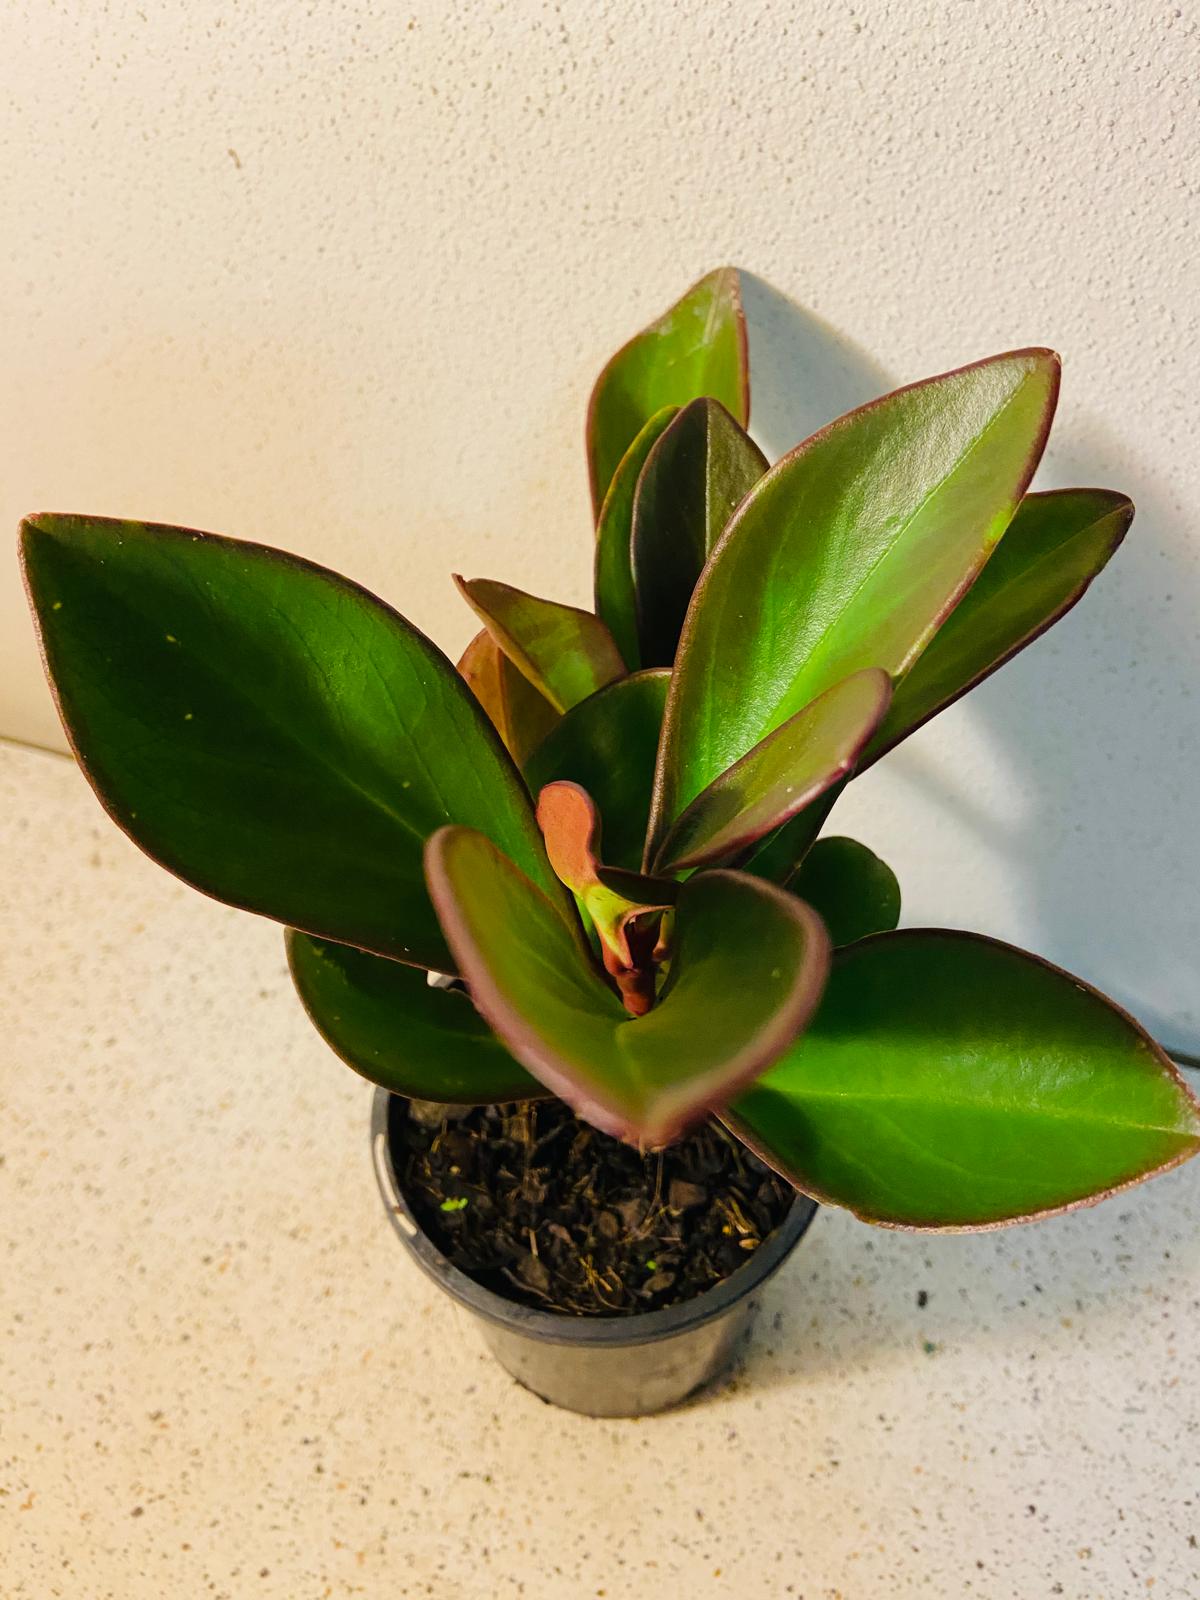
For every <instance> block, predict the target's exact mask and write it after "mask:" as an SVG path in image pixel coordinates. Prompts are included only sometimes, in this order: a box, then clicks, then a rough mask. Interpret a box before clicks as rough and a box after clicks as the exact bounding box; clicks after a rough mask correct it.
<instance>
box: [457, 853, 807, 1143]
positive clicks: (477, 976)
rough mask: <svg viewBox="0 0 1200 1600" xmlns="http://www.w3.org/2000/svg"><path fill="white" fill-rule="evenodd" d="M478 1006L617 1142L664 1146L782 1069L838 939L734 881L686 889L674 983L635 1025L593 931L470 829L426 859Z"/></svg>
mask: <svg viewBox="0 0 1200 1600" xmlns="http://www.w3.org/2000/svg"><path fill="white" fill-rule="evenodd" d="M426 866H427V872H428V877H429V887H430V893H431V894H432V895H433V898H434V901H435V903H436V904H437V906H438V910H439V914H440V915H441V918H442V925H443V927H444V928H445V930H446V937H447V939H448V940H449V941H450V945H451V948H452V949H453V950H454V952H455V955H456V957H457V959H458V960H459V962H460V963H461V964H462V968H463V971H464V973H465V974H466V975H467V978H468V982H469V983H470V985H471V992H472V995H473V996H474V999H475V1003H476V1005H477V1006H478V1007H479V1009H480V1011H481V1012H482V1013H483V1015H484V1016H485V1017H486V1018H487V1019H488V1021H489V1022H490V1023H491V1025H492V1027H493V1028H494V1029H495V1030H496V1032H497V1034H499V1036H500V1038H501V1039H502V1040H503V1041H504V1043H505V1044H506V1045H507V1046H508V1048H509V1049H510V1050H511V1051H512V1053H513V1055H514V1056H516V1058H517V1059H518V1060H519V1061H520V1062H521V1063H522V1065H523V1066H525V1067H526V1068H527V1069H528V1070H529V1071H530V1072H532V1073H533V1075H534V1076H535V1077H536V1078H539V1079H540V1080H541V1082H543V1083H544V1084H545V1085H546V1087H547V1088H549V1089H551V1090H553V1092H554V1093H555V1094H558V1095H561V1096H562V1098H563V1099H564V1100H566V1101H567V1102H568V1103H569V1104H570V1105H571V1106H572V1107H573V1108H574V1109H575V1110H576V1111H577V1112H578V1113H579V1114H580V1115H581V1116H584V1117H586V1118H587V1119H588V1120H589V1121H590V1122H592V1123H594V1124H595V1125H596V1126H597V1127H599V1128H601V1129H603V1130H604V1131H605V1132H606V1133H611V1134H615V1135H617V1136H618V1137H621V1138H626V1139H630V1140H639V1141H641V1142H642V1143H643V1144H647V1145H655V1144H664V1143H666V1142H668V1141H669V1140H671V1139H672V1138H674V1137H676V1136H677V1135H678V1134H679V1133H681V1132H682V1131H683V1129H685V1128H686V1127H687V1126H688V1125H689V1124H690V1123H691V1122H693V1121H695V1120H696V1119H697V1118H698V1117H700V1116H702V1115H703V1114H704V1113H705V1112H706V1111H707V1110H708V1109H709V1108H710V1107H712V1106H714V1105H718V1104H721V1103H722V1102H723V1101H725V1100H726V1099H727V1098H728V1097H729V1095H730V1094H731V1093H732V1092H733V1091H734V1090H735V1089H736V1088H737V1087H738V1086H740V1085H741V1084H743V1083H745V1082H746V1081H747V1080H748V1079H749V1078H751V1077H753V1076H754V1075H755V1074H756V1073H758V1072H761V1071H762V1070H763V1068H764V1067H766V1066H768V1065H769V1064H770V1063H771V1062H772V1061H774V1060H775V1059H776V1057H777V1056H778V1055H779V1054H780V1052H781V1051H782V1050H784V1049H785V1048H786V1046H787V1045H788V1044H789V1043H790V1042H791V1040H792V1039H793V1038H794V1037H795V1036H796V1034H797V1033H798V1032H799V1030H800V1029H801V1028H802V1027H803V1026H804V1024H805V1022H806V1020H807V1018H808V1017H809V1015H810V1014H811V1012H812V1009H813V1007H814V1006H815V1005H816V1002H817V999H818V997H819V995H820V991H821V986H822V984H823V982H824V978H825V971H826V965H827V961H828V940H827V937H826V934H825V930H824V928H823V927H822V926H821V923H820V921H819V919H818V918H817V917H816V915H815V914H814V913H813V912H812V911H810V910H809V909H808V907H807V906H805V905H804V904H803V903H802V902H801V901H799V900H797V899H795V897H794V896H792V895H789V894H787V893H785V892H784V891H783V890H781V889H776V888H774V887H773V886H772V885H770V884H765V883H761V882H759V881H758V880H757V879H753V878H747V877H745V876H744V875H742V874H740V873H734V872H706V873H701V874H698V875H697V876H696V877H695V878H692V879H690V880H689V881H688V882H687V883H685V884H684V885H683V887H682V889H681V890H680V894H679V902H678V906H677V908H676V912H675V940H676V942H675V945H674V949H673V957H672V964H671V973H670V977H669V978H668V980H667V983H666V986H665V987H664V990H663V993H662V995H661V997H660V999H659V1003H658V1004H657V1005H656V1006H655V1007H654V1009H653V1010H652V1011H650V1012H649V1013H648V1014H647V1015H645V1016H641V1017H630V1016H628V1015H627V1014H626V1012H625V1010H624V1008H623V1007H622V1005H621V1002H620V1000H618V998H617V996H616V995H615V994H614V993H613V992H612V990H611V989H610V988H609V987H608V985H607V984H606V983H605V981H604V979H603V978H602V977H601V975H600V972H599V970H598V968H597V967H596V965H595V963H594V961H593V960H592V957H591V955H590V952H589V951H588V949H587V947H586V945H585V944H584V942H583V939H582V936H581V935H580V936H578V937H576V936H574V935H573V934H572V932H571V930H570V929H569V928H568V927H567V925H566V924H565V923H564V922H563V920H562V918H561V917H559V916H558V915H557V914H556V912H555V910H554V908H553V907H552V906H551V905H550V904H549V903H548V902H547V901H546V899H545V897H544V896H543V895H542V894H541V893H540V892H539V891H538V890H537V889H536V888H535V887H534V886H533V884H532V883H530V881H529V879H528V878H526V877H525V875H524V873H522V872H521V871H520V870H519V869H518V868H517V867H515V866H514V865H513V864H512V862H510V861H509V860H508V859H507V857H505V856H503V855H502V854H501V853H500V852H499V851H498V850H497V849H496V848H495V846H494V845H492V844H491V843H490V842H489V841H488V840H487V839H485V838H484V837H483V836H482V835H481V834H478V833H476V832H474V831H473V830H472V829H469V828H445V829H443V830H442V831H441V832H440V833H438V834H436V835H435V836H434V838H433V839H431V840H430V842H429V846H428V848H427V851H426Z"/></svg>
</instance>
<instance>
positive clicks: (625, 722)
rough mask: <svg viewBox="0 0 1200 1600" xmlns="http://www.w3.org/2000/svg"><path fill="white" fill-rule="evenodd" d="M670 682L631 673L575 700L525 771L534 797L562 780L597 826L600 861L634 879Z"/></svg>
mask: <svg viewBox="0 0 1200 1600" xmlns="http://www.w3.org/2000/svg"><path fill="white" fill-rule="evenodd" d="M670 681H671V674H670V673H669V672H666V671H662V670H660V671H654V672H635V673H631V674H630V676H629V677H628V678H622V679H621V680H620V682H619V683H613V684H610V685H609V687H608V688H607V689H601V691H600V692H599V694H594V695H593V696H592V697H591V699H590V700H583V701H581V702H580V704H579V705H577V706H576V707H575V708H574V709H573V710H572V711H568V712H567V714H566V716H565V717H564V718H563V719H562V721H561V722H560V723H559V724H558V726H557V727H556V728H555V729H554V730H553V732H551V733H550V734H549V736H548V737H547V738H546V740H545V741H544V743H542V744H541V745H539V747H538V748H537V750H535V751H534V753H533V755H532V756H531V757H530V759H529V760H528V761H527V762H526V763H525V778H526V781H527V782H528V784H529V787H530V789H531V790H532V792H533V793H534V794H535V795H536V794H538V793H539V791H540V790H541V789H542V788H544V787H545V785H546V784H548V783H556V782H558V781H559V780H561V779H567V780H569V781H570V782H572V783H577V784H579V786H580V787H581V788H583V789H586V790H587V792H588V794H590V795H591V797H592V799H593V800H594V801H595V802H596V805H597V807H598V808H599V811H600V816H601V819H602V821H603V825H604V853H605V859H606V860H607V861H608V862H609V863H611V864H612V865H613V866H618V867H625V868H627V869H629V870H630V871H634V872H636V871H637V870H638V869H639V868H640V867H641V864H642V850H643V848H644V846H645V843H646V822H647V819H648V817H649V815H650V790H651V787H652V786H653V783H654V755H655V751H656V750H657V749H658V736H659V731H660V730H661V728H662V718H663V706H664V704H665V702H666V698H667V687H668V685H669V683H670Z"/></svg>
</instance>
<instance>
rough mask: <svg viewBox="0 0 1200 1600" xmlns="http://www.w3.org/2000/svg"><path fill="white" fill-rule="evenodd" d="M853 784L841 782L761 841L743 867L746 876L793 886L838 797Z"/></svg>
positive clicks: (842, 780) (742, 863) (844, 780)
mask: <svg viewBox="0 0 1200 1600" xmlns="http://www.w3.org/2000/svg"><path fill="white" fill-rule="evenodd" d="M849 782H850V778H849V777H846V778H841V779H839V781H838V782H837V783H835V784H833V785H832V786H831V787H830V788H828V789H826V791H825V793H824V794H822V795H819V796H818V797H817V799H815V800H813V801H812V802H811V803H810V804H809V805H807V806H805V808H804V810H803V811H800V812H798V813H797V814H796V816H794V817H793V818H792V819H791V821H790V822H785V823H784V824H783V826H782V827H781V828H776V829H775V831H774V833H769V834H767V836H766V837H765V838H764V839H761V840H760V841H759V843H758V844H757V845H755V847H754V849H753V850H752V851H751V852H750V854H749V855H748V856H747V857H746V859H745V860H744V861H743V862H741V863H740V867H741V870H742V871H743V872H750V873H753V875H754V876H755V877H756V878H766V879H767V881H768V882H769V883H781V884H784V885H785V886H786V885H790V884H791V882H792V879H793V878H794V876H795V874H796V871H797V869H798V868H799V866H800V864H801V862H802V861H803V860H804V858H805V856H806V855H807V854H808V852H809V851H810V850H811V849H812V846H813V842H814V840H815V839H816V837H817V835H818V834H819V833H820V831H821V829H822V828H823V827H824V826H825V821H826V818H827V817H828V816H829V813H830V812H831V811H832V810H833V808H834V805H835V804H836V802H837V799H838V796H839V795H840V794H841V792H842V790H843V789H844V788H845V787H846V785H847V784H848V783H849Z"/></svg>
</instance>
